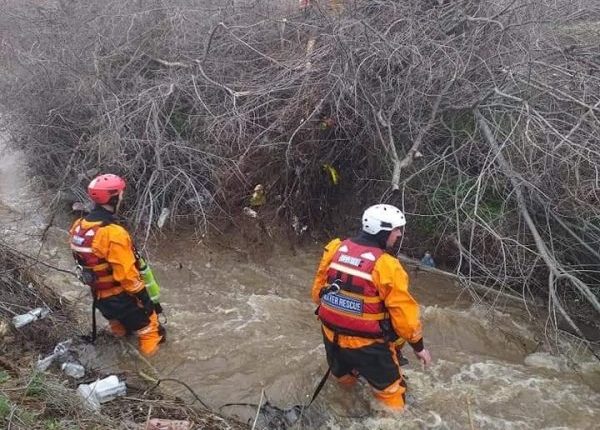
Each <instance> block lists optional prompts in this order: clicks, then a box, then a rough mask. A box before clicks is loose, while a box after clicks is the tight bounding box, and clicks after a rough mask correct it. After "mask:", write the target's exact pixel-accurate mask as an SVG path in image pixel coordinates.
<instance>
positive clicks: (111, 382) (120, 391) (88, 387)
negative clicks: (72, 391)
mask: <svg viewBox="0 0 600 430" xmlns="http://www.w3.org/2000/svg"><path fill="white" fill-rule="evenodd" d="M126 393H127V387H126V386H125V382H124V381H119V378H118V377H117V376H116V375H110V376H107V377H106V378H104V379H99V380H97V381H96V382H92V383H91V384H81V385H79V386H78V387H77V394H79V396H80V397H81V398H82V399H83V400H84V402H85V404H86V405H87V406H88V407H89V408H90V409H92V410H95V411H97V410H99V409H100V405H101V404H102V403H106V402H109V401H111V400H113V399H115V398H117V397H120V396H124V395H125V394H126Z"/></svg>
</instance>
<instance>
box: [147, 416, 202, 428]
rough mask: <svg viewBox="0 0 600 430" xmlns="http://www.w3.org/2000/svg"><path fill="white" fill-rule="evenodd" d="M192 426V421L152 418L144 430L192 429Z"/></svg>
mask: <svg viewBox="0 0 600 430" xmlns="http://www.w3.org/2000/svg"><path fill="white" fill-rule="evenodd" d="M191 428H192V423H191V422H190V421H182V420H164V419H162V418H152V419H151V420H149V421H148V423H147V424H146V426H145V427H144V430H191Z"/></svg>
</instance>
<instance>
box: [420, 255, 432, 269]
mask: <svg viewBox="0 0 600 430" xmlns="http://www.w3.org/2000/svg"><path fill="white" fill-rule="evenodd" d="M421 264H422V265H423V266H427V267H435V261H434V260H433V257H432V256H431V253H430V252H429V251H426V252H425V255H423V258H421Z"/></svg>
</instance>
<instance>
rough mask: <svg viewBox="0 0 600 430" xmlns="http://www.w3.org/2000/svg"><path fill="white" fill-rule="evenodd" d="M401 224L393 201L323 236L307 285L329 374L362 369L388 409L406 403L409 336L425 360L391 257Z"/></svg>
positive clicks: (349, 378)
mask: <svg viewBox="0 0 600 430" xmlns="http://www.w3.org/2000/svg"><path fill="white" fill-rule="evenodd" d="M405 225H406V218H405V216H404V214H403V213H402V211H401V210H400V209H398V208H397V207H395V206H392V205H387V204H378V205H374V206H371V207H369V208H367V210H365V212H364V213H363V216H362V231H361V232H360V233H359V234H358V235H357V236H356V237H353V238H350V239H346V240H343V241H342V240H340V239H334V240H332V241H331V242H329V243H328V244H327V246H326V247H325V252H324V254H323V257H322V258H321V262H320V264H319V268H318V270H317V274H316V276H315V280H314V282H313V286H312V292H311V295H312V299H313V301H314V302H315V303H316V304H317V305H318V308H317V311H316V314H317V315H318V317H319V320H320V321H321V325H322V331H323V341H324V343H325V352H326V355H327V362H328V364H329V368H330V370H331V373H332V375H333V376H335V377H336V378H337V380H338V381H339V382H340V383H342V384H346V385H351V384H354V383H355V382H356V379H357V376H359V375H360V376H362V377H364V378H365V379H366V380H367V382H368V383H369V384H370V385H371V387H372V388H373V391H374V394H375V397H376V398H377V399H378V400H380V401H381V402H382V403H383V404H384V405H385V406H386V407H388V408H389V409H392V410H402V409H403V408H404V394H405V391H406V384H405V382H404V379H403V377H402V372H401V370H400V358H401V357H400V355H399V351H400V348H401V347H402V345H403V344H404V343H405V342H407V343H408V344H410V345H411V347H412V348H413V350H414V352H415V354H416V356H417V357H418V359H419V360H420V361H421V362H422V363H423V364H424V365H429V364H430V363H431V354H430V353H429V351H428V350H427V349H426V348H425V346H424V343H423V332H422V325H421V320H420V313H419V305H418V303H417V302H416V300H415V299H414V298H413V297H412V296H411V295H410V293H409V291H408V284H409V280H408V275H407V273H406V271H405V270H404V268H403V267H402V265H401V264H400V261H399V260H398V259H397V258H396V255H397V253H398V251H399V249H400V245H401V242H402V237H403V234H404V226H405Z"/></svg>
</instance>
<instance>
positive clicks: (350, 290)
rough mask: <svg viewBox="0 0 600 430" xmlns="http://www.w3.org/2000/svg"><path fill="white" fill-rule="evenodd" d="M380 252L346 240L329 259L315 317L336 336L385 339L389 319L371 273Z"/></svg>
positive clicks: (378, 249) (381, 252) (377, 249)
mask: <svg viewBox="0 0 600 430" xmlns="http://www.w3.org/2000/svg"><path fill="white" fill-rule="evenodd" d="M383 253H384V250H382V249H380V248H377V247H374V246H365V245H359V244H356V243H354V242H352V241H351V240H350V239H346V240H344V241H343V242H342V244H341V245H340V247H339V248H338V250H337V251H336V253H335V254H334V256H333V259H332V261H331V264H330V265H329V269H328V271H327V284H328V285H327V286H326V287H325V288H324V289H323V290H322V295H321V303H320V306H319V309H318V312H317V314H318V316H319V319H320V320H321V322H322V323H323V325H324V326H325V327H327V328H329V329H331V330H333V331H334V332H335V333H337V334H342V335H347V336H358V337H364V338H372V339H379V338H385V337H386V336H387V333H386V332H387V331H389V330H388V329H384V328H383V327H382V325H384V326H385V323H387V324H388V325H389V319H388V318H389V316H388V314H387V311H386V308H385V304H384V302H383V300H382V299H381V297H379V291H378V290H377V287H375V285H374V284H373V278H372V275H371V272H372V271H373V268H374V267H375V262H376V261H377V260H378V259H379V257H381V255H382V254H383Z"/></svg>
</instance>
